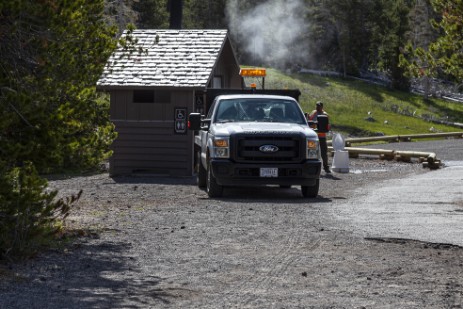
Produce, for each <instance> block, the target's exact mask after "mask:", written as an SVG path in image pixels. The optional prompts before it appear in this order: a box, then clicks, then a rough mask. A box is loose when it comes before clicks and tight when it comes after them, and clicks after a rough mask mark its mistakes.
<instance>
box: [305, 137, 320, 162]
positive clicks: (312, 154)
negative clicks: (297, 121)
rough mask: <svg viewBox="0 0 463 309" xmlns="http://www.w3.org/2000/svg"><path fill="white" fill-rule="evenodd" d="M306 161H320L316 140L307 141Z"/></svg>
mask: <svg viewBox="0 0 463 309" xmlns="http://www.w3.org/2000/svg"><path fill="white" fill-rule="evenodd" d="M307 159H320V147H319V144H318V141H317V140H313V139H307Z"/></svg>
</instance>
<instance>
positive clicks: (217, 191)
mask: <svg viewBox="0 0 463 309" xmlns="http://www.w3.org/2000/svg"><path fill="white" fill-rule="evenodd" d="M206 192H207V195H209V197H221V196H222V193H223V187H222V186H221V185H219V184H218V183H217V181H216V180H215V177H214V175H213V174H212V166H211V162H210V161H209V162H208V163H207V185H206Z"/></svg>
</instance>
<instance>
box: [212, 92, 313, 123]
mask: <svg viewBox="0 0 463 309" xmlns="http://www.w3.org/2000/svg"><path fill="white" fill-rule="evenodd" d="M218 103H220V104H219V105H218V106H217V112H216V117H215V122H243V121H245V122H246V121H247V122H285V123H297V124H305V123H306V122H305V119H304V115H303V114H302V112H301V110H300V108H299V106H298V104H297V102H295V101H289V100H281V99H259V98H256V99H249V98H246V99H225V100H221V101H220V102H218Z"/></svg>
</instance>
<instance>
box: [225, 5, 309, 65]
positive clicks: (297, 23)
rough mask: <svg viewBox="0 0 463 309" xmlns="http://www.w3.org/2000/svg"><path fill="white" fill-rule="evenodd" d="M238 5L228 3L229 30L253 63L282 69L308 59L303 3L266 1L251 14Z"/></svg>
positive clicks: (250, 11) (251, 11)
mask: <svg viewBox="0 0 463 309" xmlns="http://www.w3.org/2000/svg"><path fill="white" fill-rule="evenodd" d="M239 3H240V1H239V0H229V1H228V2H227V9H226V15H227V19H228V26H229V29H230V32H231V34H232V36H233V37H234V38H235V41H237V43H238V44H240V46H241V48H244V50H245V52H246V53H247V55H249V56H250V58H251V59H249V60H251V62H254V64H256V62H259V63H264V64H267V65H273V66H276V67H282V66H285V65H288V64H291V63H300V62H303V61H304V59H307V57H308V50H307V46H306V44H305V43H304V42H305V41H306V40H304V33H305V32H306V31H307V28H308V27H307V24H306V22H305V18H304V17H305V13H306V7H305V5H304V1H303V0H286V1H285V0H267V1H265V2H263V3H261V4H259V5H257V6H256V7H254V8H252V9H250V10H248V11H244V10H241V9H240V7H239Z"/></svg>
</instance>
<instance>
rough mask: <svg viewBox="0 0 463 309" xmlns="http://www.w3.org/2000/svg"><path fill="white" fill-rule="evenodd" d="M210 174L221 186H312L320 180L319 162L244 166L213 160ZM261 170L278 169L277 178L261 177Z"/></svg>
mask: <svg viewBox="0 0 463 309" xmlns="http://www.w3.org/2000/svg"><path fill="white" fill-rule="evenodd" d="M211 166H212V173H213V175H214V177H215V178H216V181H217V183H218V184H219V185H222V186H259V185H269V184H275V185H302V186H313V185H315V184H316V181H317V179H319V178H320V172H321V166H322V163H321V161H320V160H307V161H304V162H303V163H297V164H294V163H288V164H281V163H280V164H262V163H261V164H248V163H246V164H244V163H234V162H231V161H228V160H218V159H215V160H214V159H213V160H212V161H211ZM261 168H278V176H277V177H261V176H260V169H261Z"/></svg>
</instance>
